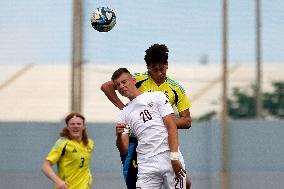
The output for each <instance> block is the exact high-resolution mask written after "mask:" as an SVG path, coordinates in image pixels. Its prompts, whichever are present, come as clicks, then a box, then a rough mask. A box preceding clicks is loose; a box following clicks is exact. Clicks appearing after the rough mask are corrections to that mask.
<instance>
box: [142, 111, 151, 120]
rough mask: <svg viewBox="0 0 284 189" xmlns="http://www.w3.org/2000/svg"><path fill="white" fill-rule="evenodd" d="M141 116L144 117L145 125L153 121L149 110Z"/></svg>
mask: <svg viewBox="0 0 284 189" xmlns="http://www.w3.org/2000/svg"><path fill="white" fill-rule="evenodd" d="M140 116H141V117H142V119H143V121H144V123H145V122H146V121H149V120H151V119H152V116H151V114H150V113H149V111H148V110H144V111H143V112H140Z"/></svg>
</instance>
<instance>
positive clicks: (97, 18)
mask: <svg viewBox="0 0 284 189" xmlns="http://www.w3.org/2000/svg"><path fill="white" fill-rule="evenodd" d="M91 24H92V27H93V28H94V29H95V30H97V31H99V32H108V31H110V30H111V29H112V28H113V27H114V26H115V24H116V16H115V13H114V11H113V10H111V9H110V8H108V7H99V8H97V9H96V10H95V11H94V12H93V14H92V16H91Z"/></svg>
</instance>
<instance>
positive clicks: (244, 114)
mask: <svg viewBox="0 0 284 189" xmlns="http://www.w3.org/2000/svg"><path fill="white" fill-rule="evenodd" d="M255 107H256V103H255V97H254V96H252V95H249V94H247V93H245V92H241V91H240V89H239V88H234V89H233V97H232V99H228V113H229V116H230V117H231V118H252V117H255V116H256V110H255Z"/></svg>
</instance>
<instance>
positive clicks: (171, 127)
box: [163, 115, 178, 152]
mask: <svg viewBox="0 0 284 189" xmlns="http://www.w3.org/2000/svg"><path fill="white" fill-rule="evenodd" d="M163 120H164V123H165V125H166V127H167V131H168V142H169V148H170V151H171V152H177V151H178V130H177V126H176V124H175V121H174V116H173V115H168V116H165V117H164V118H163Z"/></svg>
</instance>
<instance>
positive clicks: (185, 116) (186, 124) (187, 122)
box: [175, 109, 191, 129]
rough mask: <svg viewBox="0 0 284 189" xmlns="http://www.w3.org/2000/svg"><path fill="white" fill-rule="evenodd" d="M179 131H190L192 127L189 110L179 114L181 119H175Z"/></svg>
mask: <svg viewBox="0 0 284 189" xmlns="http://www.w3.org/2000/svg"><path fill="white" fill-rule="evenodd" d="M175 122H176V125H177V128H178V129H189V128H190V127H191V116H190V112H189V110H188V109H187V110H184V111H182V112H180V113H179V117H176V118H175Z"/></svg>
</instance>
